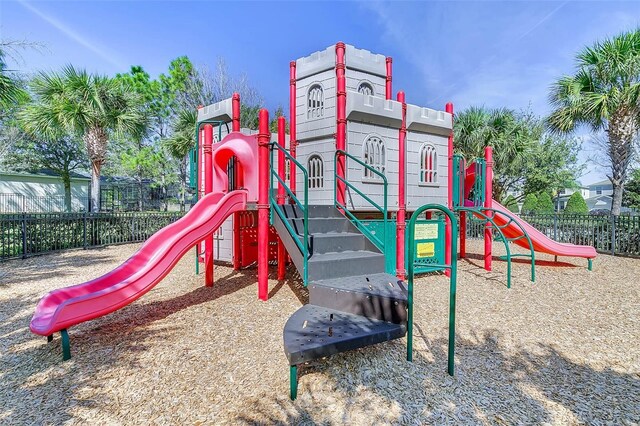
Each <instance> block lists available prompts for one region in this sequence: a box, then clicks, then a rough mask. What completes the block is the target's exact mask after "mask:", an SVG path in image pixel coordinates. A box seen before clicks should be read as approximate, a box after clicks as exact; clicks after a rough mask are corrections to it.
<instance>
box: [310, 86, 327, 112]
mask: <svg viewBox="0 0 640 426" xmlns="http://www.w3.org/2000/svg"><path fill="white" fill-rule="evenodd" d="M323 115H324V93H323V92H322V86H320V85H319V84H314V85H312V86H311V87H310V88H309V93H308V94H307V119H309V120H312V119H315V118H320V117H322V116H323Z"/></svg>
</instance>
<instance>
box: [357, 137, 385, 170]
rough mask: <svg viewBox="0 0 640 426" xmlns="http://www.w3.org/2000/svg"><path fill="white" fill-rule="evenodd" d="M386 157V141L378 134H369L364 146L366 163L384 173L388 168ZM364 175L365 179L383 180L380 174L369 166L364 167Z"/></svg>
mask: <svg viewBox="0 0 640 426" xmlns="http://www.w3.org/2000/svg"><path fill="white" fill-rule="evenodd" d="M385 157H386V155H385V148H384V141H383V140H382V139H381V138H380V137H378V136H369V137H368V138H367V139H366V140H365V141H364V144H363V146H362V158H363V159H364V162H365V164H367V165H369V166H371V167H372V168H374V169H375V170H377V171H379V172H380V173H382V174H384V173H385V168H386V158H385ZM363 177H364V178H365V179H371V180H380V181H382V178H381V177H380V176H378V175H377V174H375V173H374V172H372V171H371V170H370V169H368V168H365V169H364V175H363Z"/></svg>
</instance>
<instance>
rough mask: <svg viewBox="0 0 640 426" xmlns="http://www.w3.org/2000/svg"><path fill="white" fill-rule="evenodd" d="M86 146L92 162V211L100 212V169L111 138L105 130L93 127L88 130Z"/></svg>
mask: <svg viewBox="0 0 640 426" xmlns="http://www.w3.org/2000/svg"><path fill="white" fill-rule="evenodd" d="M83 139H84V144H85V146H86V147H87V154H89V160H91V211H93V212H99V211H100V169H101V168H102V164H103V163H104V161H105V159H106V158H107V144H108V142H109V138H108V135H107V132H106V130H105V129H103V128H102V127H99V126H93V127H90V128H89V129H87V131H86V132H85V134H84V136H83Z"/></svg>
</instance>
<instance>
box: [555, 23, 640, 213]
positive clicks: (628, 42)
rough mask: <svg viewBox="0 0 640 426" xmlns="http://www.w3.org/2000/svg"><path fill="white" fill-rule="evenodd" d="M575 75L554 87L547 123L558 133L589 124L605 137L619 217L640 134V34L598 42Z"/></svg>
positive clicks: (586, 51) (587, 51)
mask: <svg viewBox="0 0 640 426" xmlns="http://www.w3.org/2000/svg"><path fill="white" fill-rule="evenodd" d="M576 59H577V64H576V71H575V73H574V74H573V75H565V76H563V77H561V78H560V79H559V80H558V81H557V82H556V83H555V84H554V86H553V88H552V90H551V94H550V101H551V104H552V106H553V108H554V111H553V112H552V114H551V115H550V116H549V119H548V123H549V125H550V127H551V128H552V129H554V130H555V131H557V132H571V131H573V130H574V129H575V128H576V127H577V126H580V125H587V126H589V127H591V129H592V130H593V131H594V132H602V131H604V133H605V134H606V135H607V136H606V145H607V146H606V148H605V149H604V150H603V151H604V152H605V155H606V157H607V162H608V164H609V167H610V176H609V179H610V180H611V182H612V184H613V201H612V205H611V213H613V214H614V215H618V214H620V207H621V205H622V194H623V191H624V183H625V181H626V179H627V173H628V168H629V164H630V163H631V161H632V159H633V155H634V149H633V148H634V147H633V144H634V140H636V138H637V137H638V134H639V133H640V29H636V30H633V31H630V32H625V33H622V34H620V35H617V36H615V37H613V38H609V39H606V40H604V41H599V42H596V43H594V44H593V45H592V46H589V47H586V48H584V49H583V50H582V51H581V52H579V53H578V55H577V56H576Z"/></svg>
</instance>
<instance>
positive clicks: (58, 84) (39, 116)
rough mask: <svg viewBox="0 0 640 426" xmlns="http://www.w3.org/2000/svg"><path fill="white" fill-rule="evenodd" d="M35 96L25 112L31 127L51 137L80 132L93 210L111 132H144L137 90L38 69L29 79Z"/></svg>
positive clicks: (76, 73) (68, 70) (80, 73)
mask: <svg viewBox="0 0 640 426" xmlns="http://www.w3.org/2000/svg"><path fill="white" fill-rule="evenodd" d="M30 86H31V89H32V91H33V93H34V94H35V96H36V101H35V102H34V103H33V104H31V105H29V106H28V107H26V108H25V109H24V111H23V112H22V114H21V119H22V121H23V124H24V127H25V129H26V130H27V131H29V132H31V133H34V134H37V133H41V134H44V135H45V136H49V137H59V136H60V135H64V134H77V135H79V136H81V137H82V139H83V141H84V144H85V147H86V149H87V154H88V155H89V160H90V161H91V209H92V210H93V211H99V210H100V169H101V168H102V165H103V164H104V162H105V160H106V158H107V147H108V144H109V137H110V136H111V135H113V134H117V135H122V136H125V135H126V136H131V137H134V138H140V137H142V134H143V133H144V131H145V128H146V123H145V117H144V116H143V114H142V113H141V110H140V102H139V99H138V97H137V96H136V95H135V94H134V91H133V90H130V88H128V87H126V86H125V85H124V84H123V83H122V82H121V81H117V80H115V79H111V78H108V77H106V76H102V75H94V74H89V73H87V72H86V71H85V70H76V69H75V68H74V67H73V66H67V67H65V68H63V70H62V72H60V73H51V74H47V73H40V74H39V75H38V76H37V77H35V78H34V79H33V81H32V82H31V84H30Z"/></svg>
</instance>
